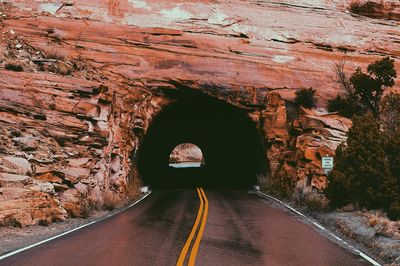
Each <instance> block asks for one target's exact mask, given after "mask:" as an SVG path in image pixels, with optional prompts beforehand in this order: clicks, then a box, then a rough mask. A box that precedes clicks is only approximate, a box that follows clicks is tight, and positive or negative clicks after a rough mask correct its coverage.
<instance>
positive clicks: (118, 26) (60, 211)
mask: <svg viewBox="0 0 400 266" xmlns="http://www.w3.org/2000/svg"><path fill="white" fill-rule="evenodd" d="M388 2H391V1H388ZM394 3H395V2H394ZM349 7H350V1H329V0H326V1H322V0H321V1H308V0H298V1H286V2H285V1H283V2H282V1H281V2H279V3H278V2H273V1H263V2H261V1H229V2H224V1H185V2H181V1H153V0H129V1H128V0H121V1H116V0H107V1H92V0H81V1H44V0H43V1H28V0H25V1H24V0H17V1H3V2H1V3H0V28H1V30H0V38H1V39H0V66H1V68H0V133H1V136H0V159H1V161H0V163H1V164H0V192H1V195H0V224H4V223H12V224H22V225H23V224H33V223H39V222H42V223H48V222H51V220H60V219H61V220H62V219H64V218H65V217H67V216H79V215H81V213H82V211H84V208H83V207H82V206H86V205H87V204H90V205H97V206H101V205H102V204H103V203H104V200H106V198H107V197H106V196H105V195H106V194H107V192H108V191H112V193H116V194H118V195H121V198H123V197H124V196H123V195H125V192H126V190H127V186H128V183H129V182H128V180H130V179H132V178H133V179H134V182H133V183H135V184H136V185H137V184H138V183H139V182H140V181H138V179H137V176H135V173H134V171H132V169H131V165H132V164H131V159H130V158H131V154H132V152H133V151H134V150H136V149H137V148H138V143H139V138H138V136H139V134H142V133H144V132H145V131H146V128H147V126H148V124H149V121H150V120H151V118H152V117H153V116H154V114H156V113H157V112H158V111H159V110H160V109H162V108H163V106H165V105H166V104H168V102H169V101H170V99H168V97H166V96H165V94H166V93H165V92H168V91H173V90H176V89H177V88H181V87H185V88H186V87H190V88H192V89H198V90H202V91H204V92H205V93H207V94H209V95H211V96H213V97H217V98H220V99H223V100H225V101H227V102H229V103H231V104H233V105H236V106H238V107H240V108H244V109H248V110H249V112H250V116H251V117H252V119H253V120H255V121H257V122H258V121H264V122H263V125H262V128H260V130H261V131H262V132H263V133H264V134H265V139H266V141H267V142H269V143H270V144H271V145H269V147H270V149H269V150H268V151H266V154H267V156H266V157H267V158H268V159H269V162H270V168H271V169H270V170H271V171H272V173H273V174H276V175H279V176H280V177H281V178H282V176H285V175H288V176H289V177H288V178H291V179H294V181H293V182H295V183H296V182H297V183H300V184H303V183H304V185H305V186H311V185H312V186H314V187H315V188H316V189H323V187H324V186H325V180H324V176H323V174H322V173H321V171H320V169H318V166H317V165H318V163H319V160H320V156H321V154H324V153H332V152H334V149H335V147H336V146H337V144H338V143H339V142H340V141H341V140H343V138H344V134H345V132H346V131H347V128H348V127H349V126H350V125H349V121H347V120H345V119H343V118H340V117H337V116H335V115H326V114H323V113H320V114H318V112H309V111H307V110H303V113H301V114H300V117H298V118H296V119H295V120H293V119H288V118H287V110H286V106H285V100H286V101H290V100H292V99H293V97H294V91H295V90H296V89H297V88H299V87H313V88H315V89H316V90H317V96H318V99H319V100H318V106H319V107H324V106H325V105H326V102H327V99H329V98H332V97H334V96H335V95H336V93H337V85H336V84H335V82H334V74H333V73H334V71H333V66H334V64H335V63H338V62H341V61H343V60H345V61H346V62H347V67H348V69H349V70H352V69H354V68H355V67H356V66H361V67H365V66H366V65H367V64H369V63H370V62H372V61H374V60H376V59H377V58H379V57H381V56H386V55H389V56H392V57H394V58H398V57H399V56H400V45H399V44H400V27H399V21H398V20H396V19H391V17H388V16H383V15H380V16H375V17H378V18H375V17H374V16H371V14H366V13H365V12H364V13H362V12H361V13H360V15H357V14H354V13H351V12H350V11H349ZM390 8H391V9H392V11H391V12H392V13H396V12H398V10H399V7H398V5H396V3H395V4H393V5H390ZM383 10H384V9H383ZM380 12H381V13H382V12H383V11H382V10H381V11H380ZM383 13H384V12H383ZM367 15H368V16H367ZM371 17H372V18H371ZM388 18H389V19H388ZM393 18H396V17H395V16H394V17H393ZM396 68H397V69H400V61H399V60H396ZM20 70H22V71H20ZM396 84H400V82H399V80H397V82H396ZM398 86H399V85H397V87H395V88H394V90H399V89H400V88H399V87H398ZM273 92H276V93H273ZM291 123H293V127H294V128H296V129H297V130H298V132H299V137H295V138H294V137H291V136H289V132H288V128H289V124H291ZM132 128H133V129H134V130H132ZM321 136H322V137H321ZM299 181H300V182H299Z"/></svg>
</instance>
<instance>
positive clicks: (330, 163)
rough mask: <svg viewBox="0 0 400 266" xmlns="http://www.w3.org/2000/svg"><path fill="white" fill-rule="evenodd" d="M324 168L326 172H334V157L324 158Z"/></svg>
mask: <svg viewBox="0 0 400 266" xmlns="http://www.w3.org/2000/svg"><path fill="white" fill-rule="evenodd" d="M322 168H323V169H325V170H332V168H333V157H328V156H326V157H322Z"/></svg>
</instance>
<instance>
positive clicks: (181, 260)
mask: <svg viewBox="0 0 400 266" xmlns="http://www.w3.org/2000/svg"><path fill="white" fill-rule="evenodd" d="M197 195H198V196H199V198H200V206H199V210H198V212H197V217H196V220H195V222H194V225H193V228H192V231H190V234H189V237H188V239H187V240H186V243H185V245H184V246H183V248H182V251H181V254H180V255H179V259H178V262H177V263H176V265H177V266H182V265H183V263H184V262H185V258H186V254H187V252H188V250H189V247H190V243H191V242H192V239H193V237H194V235H195V233H196V231H197V227H198V226H199V223H200V218H201V215H202V214H203V209H204V201H203V197H202V196H201V192H200V190H199V188H197Z"/></svg>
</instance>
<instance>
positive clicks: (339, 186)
mask: <svg viewBox="0 0 400 266" xmlns="http://www.w3.org/2000/svg"><path fill="white" fill-rule="evenodd" d="M379 128H380V127H379V124H378V123H377V122H376V120H375V119H374V117H373V116H372V115H371V114H367V115H364V116H356V117H354V121H353V127H352V128H351V129H350V130H349V132H348V139H347V146H346V145H344V144H342V145H340V146H339V148H338V150H337V153H336V163H335V166H334V168H333V170H332V172H331V173H330V175H329V176H328V182H329V183H328V187H327V191H326V193H327V196H328V198H329V199H330V203H331V205H332V206H333V207H342V206H344V205H347V204H351V203H354V204H356V205H357V206H358V207H366V208H370V209H377V208H384V209H385V210H386V211H388V205H387V203H388V202H390V201H391V200H393V198H392V196H389V195H388V194H387V191H385V190H386V189H388V184H392V183H393V178H391V174H390V170H389V163H388V160H387V157H386V154H385V150H384V141H383V136H382V134H381V132H380V130H379Z"/></svg>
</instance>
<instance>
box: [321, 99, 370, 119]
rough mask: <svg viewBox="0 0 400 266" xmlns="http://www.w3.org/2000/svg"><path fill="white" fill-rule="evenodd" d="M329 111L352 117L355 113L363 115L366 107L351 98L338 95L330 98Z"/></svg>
mask: <svg viewBox="0 0 400 266" xmlns="http://www.w3.org/2000/svg"><path fill="white" fill-rule="evenodd" d="M328 111H329V112H338V113H339V114H340V115H342V116H344V117H348V118H351V117H353V116H354V115H361V114H362V113H363V112H364V109H363V107H362V106H361V105H360V104H358V103H357V102H355V101H353V100H352V99H351V98H349V97H346V96H341V95H337V96H336V98H334V99H331V100H328Z"/></svg>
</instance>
